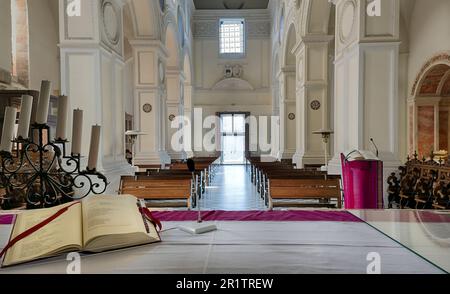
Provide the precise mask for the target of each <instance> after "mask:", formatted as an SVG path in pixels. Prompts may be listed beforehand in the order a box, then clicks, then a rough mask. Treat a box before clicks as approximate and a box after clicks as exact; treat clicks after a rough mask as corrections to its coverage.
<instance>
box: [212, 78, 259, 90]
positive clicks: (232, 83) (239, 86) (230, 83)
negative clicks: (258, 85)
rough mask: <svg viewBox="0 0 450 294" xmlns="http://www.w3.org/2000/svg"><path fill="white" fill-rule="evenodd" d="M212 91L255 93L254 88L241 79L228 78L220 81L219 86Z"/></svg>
mask: <svg viewBox="0 0 450 294" xmlns="http://www.w3.org/2000/svg"><path fill="white" fill-rule="evenodd" d="M212 90H230V91H239V90H248V91H253V90H254V88H253V86H252V85H251V84H250V83H249V82H248V81H246V80H243V79H240V78H226V79H223V80H221V81H219V82H218V83H217V84H215V85H214V87H212Z"/></svg>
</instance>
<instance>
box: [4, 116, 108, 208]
mask: <svg viewBox="0 0 450 294" xmlns="http://www.w3.org/2000/svg"><path fill="white" fill-rule="evenodd" d="M35 132H37V136H36V141H37V142H33V141H31V140H23V139H21V138H20V139H16V140H14V141H13V144H14V146H15V147H16V148H15V149H16V151H17V152H14V153H10V152H5V151H2V152H0V157H1V170H0V183H1V184H2V185H3V187H4V189H5V194H6V196H5V197H4V198H3V201H2V205H1V206H2V208H3V209H11V208H14V207H16V206H18V204H21V203H23V202H26V205H27V208H28V209H34V208H43V207H52V206H55V205H59V204H62V203H66V202H70V201H73V200H79V199H82V198H84V197H86V196H88V195H90V194H96V195H98V194H103V193H104V192H105V191H106V188H107V186H108V184H109V183H108V180H107V178H106V177H105V176H104V175H103V174H101V173H100V172H98V171H96V170H89V169H86V170H81V163H80V162H81V156H80V155H79V154H70V155H67V152H66V144H67V143H68V142H67V141H66V140H61V139H57V140H54V141H53V142H48V143H47V142H45V140H44V134H46V135H47V137H50V128H49V126H48V125H46V124H44V125H40V124H34V125H33V126H32V133H33V134H35ZM60 146H61V147H60Z"/></svg>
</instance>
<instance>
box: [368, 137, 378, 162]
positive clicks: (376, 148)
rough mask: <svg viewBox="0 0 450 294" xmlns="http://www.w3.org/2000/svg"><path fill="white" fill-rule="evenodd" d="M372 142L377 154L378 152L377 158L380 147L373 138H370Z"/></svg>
mask: <svg viewBox="0 0 450 294" xmlns="http://www.w3.org/2000/svg"><path fill="white" fill-rule="evenodd" d="M370 142H372V144H373V147H375V150H376V152H377V157H378V153H379V152H378V147H377V145H376V144H375V141H374V140H373V138H370Z"/></svg>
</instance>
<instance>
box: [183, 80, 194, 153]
mask: <svg viewBox="0 0 450 294" xmlns="http://www.w3.org/2000/svg"><path fill="white" fill-rule="evenodd" d="M193 91H194V87H193V86H192V85H190V84H185V85H184V116H185V117H187V118H188V119H189V124H190V125H189V126H186V128H187V127H189V128H190V134H186V135H185V136H184V137H183V142H184V150H185V152H186V158H191V157H193V156H194V152H193V150H194V142H193V138H194V119H193V111H194V109H193ZM189 135H190V136H189Z"/></svg>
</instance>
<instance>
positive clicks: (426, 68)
mask: <svg viewBox="0 0 450 294" xmlns="http://www.w3.org/2000/svg"><path fill="white" fill-rule="evenodd" d="M446 66H447V67H450V54H449V53H446V52H444V53H440V54H437V55H435V56H433V57H432V58H430V59H429V60H428V61H427V62H426V63H425V64H424V65H423V66H422V68H421V69H420V71H419V73H418V74H417V76H416V79H415V80H414V83H413V86H412V89H411V96H418V95H420V93H421V91H422V90H423V89H422V88H423V84H424V82H426V80H427V77H429V76H430V75H433V74H436V73H433V71H435V70H436V69H437V68H439V67H440V68H442V70H444V69H445V67H446ZM441 75H442V73H441ZM444 75H445V73H444ZM444 75H442V77H444ZM443 83H446V81H443ZM442 87H444V84H443V85H442ZM438 88H439V87H438ZM436 90H438V89H436Z"/></svg>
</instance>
